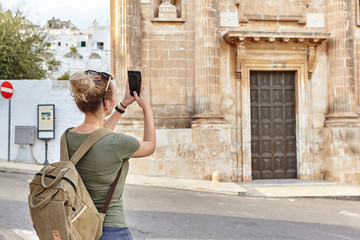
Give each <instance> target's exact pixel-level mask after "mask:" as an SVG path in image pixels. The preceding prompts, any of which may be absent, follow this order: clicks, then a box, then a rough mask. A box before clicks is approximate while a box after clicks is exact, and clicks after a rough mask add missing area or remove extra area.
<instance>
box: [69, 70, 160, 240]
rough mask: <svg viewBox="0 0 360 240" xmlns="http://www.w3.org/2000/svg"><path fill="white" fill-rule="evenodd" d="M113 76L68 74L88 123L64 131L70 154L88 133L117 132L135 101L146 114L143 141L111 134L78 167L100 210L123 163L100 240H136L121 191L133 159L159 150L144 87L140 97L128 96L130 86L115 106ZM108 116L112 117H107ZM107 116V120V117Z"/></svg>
mask: <svg viewBox="0 0 360 240" xmlns="http://www.w3.org/2000/svg"><path fill="white" fill-rule="evenodd" d="M111 78H112V77H111V75H110V74H107V73H103V72H102V73H100V72H96V71H92V70H88V71H85V72H77V73H75V74H73V75H72V76H71V78H70V85H71V95H72V96H73V98H74V100H75V102H76V105H77V106H78V108H79V110H80V111H81V112H83V113H84V114H85V120H84V122H83V123H82V124H81V125H79V126H77V127H75V128H73V129H71V130H70V131H68V133H67V135H66V140H67V145H68V150H69V157H70V158H71V156H72V155H73V154H74V153H75V152H76V150H77V149H78V148H79V146H80V145H81V143H82V142H83V141H85V139H86V137H87V136H89V135H90V134H91V133H92V132H94V131H95V130H97V129H99V128H108V129H111V130H114V128H115V126H116V124H117V122H118V121H119V119H120V117H121V116H122V114H123V113H124V112H125V110H126V108H127V107H128V106H129V105H130V104H132V103H133V102H134V101H136V102H137V103H138V104H139V106H140V107H141V108H142V109H143V113H144V136H143V140H142V141H138V140H136V139H135V138H133V137H131V136H128V135H125V134H121V133H116V134H111V135H108V136H106V137H104V138H102V139H101V140H100V141H98V142H97V143H96V144H95V145H94V146H93V147H92V148H91V149H90V150H89V151H88V152H87V153H86V154H85V156H84V157H83V158H82V159H81V160H80V161H79V162H78V164H77V165H76V168H77V170H78V172H79V174H80V176H81V178H82V180H83V181H84V183H85V186H86V188H87V190H88V192H89V194H90V196H91V198H92V199H93V201H94V203H95V205H96V207H97V208H98V209H101V207H102V206H103V204H104V201H105V199H106V196H107V194H108V191H109V189H110V186H111V184H112V182H113V181H114V179H115V177H116V175H117V173H118V171H119V169H120V167H122V172H121V176H120V180H119V182H118V185H117V186H116V190H115V192H114V194H113V197H112V200H111V203H110V205H109V208H108V210H107V212H106V216H105V220H104V223H103V235H102V237H101V240H107V239H112V240H117V239H124V240H128V239H132V237H131V233H130V231H129V229H128V225H127V223H126V219H125V215H124V206H123V200H122V192H123V189H124V184H125V178H126V175H127V173H128V170H129V161H128V160H129V158H130V157H133V158H139V157H146V156H149V155H151V154H152V153H153V152H154V151H155V147H156V136H155V126H154V120H153V114H152V110H151V107H150V104H149V103H148V101H147V98H146V95H145V93H144V88H143V87H142V89H141V92H140V96H138V95H137V93H136V92H134V97H133V96H131V95H130V91H129V86H128V85H127V87H126V93H125V96H124V98H123V100H122V101H121V102H120V104H119V106H115V105H116V91H115V86H114V85H113V83H111ZM114 108H115V110H114V111H113V109H114ZM109 115H110V116H109ZM106 116H109V117H108V118H107V119H106V120H105V121H104V118H105V117H106Z"/></svg>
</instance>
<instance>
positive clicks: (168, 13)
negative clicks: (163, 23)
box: [159, 0, 177, 18]
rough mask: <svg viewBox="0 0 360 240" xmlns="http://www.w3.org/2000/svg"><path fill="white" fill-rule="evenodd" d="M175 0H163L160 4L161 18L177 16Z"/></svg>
mask: <svg viewBox="0 0 360 240" xmlns="http://www.w3.org/2000/svg"><path fill="white" fill-rule="evenodd" d="M173 2H174V0H162V3H161V5H160V6H159V18H177V13H176V7H175V6H174V5H173Z"/></svg>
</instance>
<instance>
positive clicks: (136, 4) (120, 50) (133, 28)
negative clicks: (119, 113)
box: [110, 0, 142, 118]
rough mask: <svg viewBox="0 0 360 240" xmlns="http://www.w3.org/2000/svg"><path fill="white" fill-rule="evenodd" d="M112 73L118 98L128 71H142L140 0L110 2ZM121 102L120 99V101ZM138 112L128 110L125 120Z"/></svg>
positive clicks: (122, 92) (113, 0)
mask: <svg viewBox="0 0 360 240" xmlns="http://www.w3.org/2000/svg"><path fill="white" fill-rule="evenodd" d="M110 29H111V30H110V39H111V73H112V74H113V76H114V78H115V79H116V87H117V94H118V98H122V97H123V96H124V93H125V87H126V81H127V71H128V70H141V51H142V48H141V44H142V42H141V11H140V1H139V0H135V1H134V0H111V1H110ZM118 100H120V99H118ZM135 112H137V111H136V110H134V108H130V109H128V110H127V114H126V115H125V116H124V118H128V117H131V116H132V115H134V114H135Z"/></svg>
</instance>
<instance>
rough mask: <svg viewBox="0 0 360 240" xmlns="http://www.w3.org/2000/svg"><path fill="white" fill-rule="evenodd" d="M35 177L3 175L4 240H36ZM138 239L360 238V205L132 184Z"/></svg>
mask: <svg viewBox="0 0 360 240" xmlns="http://www.w3.org/2000/svg"><path fill="white" fill-rule="evenodd" d="M32 177H33V176H32V175H31V174H20V173H4V172H1V173H0V182H1V185H0V219H1V223H0V240H2V239H6V240H7V239H11V240H17V239H19V240H20V239H27V240H32V239H37V238H36V235H35V232H34V230H33V228H32V223H31V220H30V217H29V211H28V206H27V194H28V182H29V180H30V179H32ZM124 200H125V208H126V209H127V211H126V215H127V220H128V223H129V225H130V229H131V232H132V234H133V239H153V240H154V239H156V240H164V239H172V240H175V239H176V240H180V239H182V240H183V239H191V240H195V239H224V240H225V239H304V240H305V239H314V240H323V239H327V240H328V239H330V240H332V239H346V240H350V239H354V240H355V239H360V202H358V201H340V200H329V199H310V198H308V199H300V198H292V199H288V198H287V199H271V198H246V197H238V196H227V195H220V194H210V193H199V192H192V191H184V190H175V189H168V188H160V187H150V186H137V185H127V186H126V189H125V195H124Z"/></svg>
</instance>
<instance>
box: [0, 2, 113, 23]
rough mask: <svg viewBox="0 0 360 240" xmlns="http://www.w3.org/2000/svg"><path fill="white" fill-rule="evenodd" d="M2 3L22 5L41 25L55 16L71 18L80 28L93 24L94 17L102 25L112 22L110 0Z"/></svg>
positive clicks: (12, 5) (31, 17)
mask: <svg viewBox="0 0 360 240" xmlns="http://www.w3.org/2000/svg"><path fill="white" fill-rule="evenodd" d="M0 3H1V4H2V6H3V7H4V8H5V9H10V10H14V9H17V8H18V7H19V6H20V10H21V11H22V12H24V14H25V16H26V18H27V19H28V20H30V21H31V22H33V23H34V24H37V25H40V26H45V25H46V24H47V20H50V19H52V18H53V17H55V18H59V19H60V20H62V21H68V20H71V22H72V23H73V24H74V25H75V26H76V27H77V28H79V29H85V28H87V27H88V26H91V25H92V23H93V21H94V19H96V20H97V21H98V23H99V25H100V26H104V25H109V23H110V0H0Z"/></svg>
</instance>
